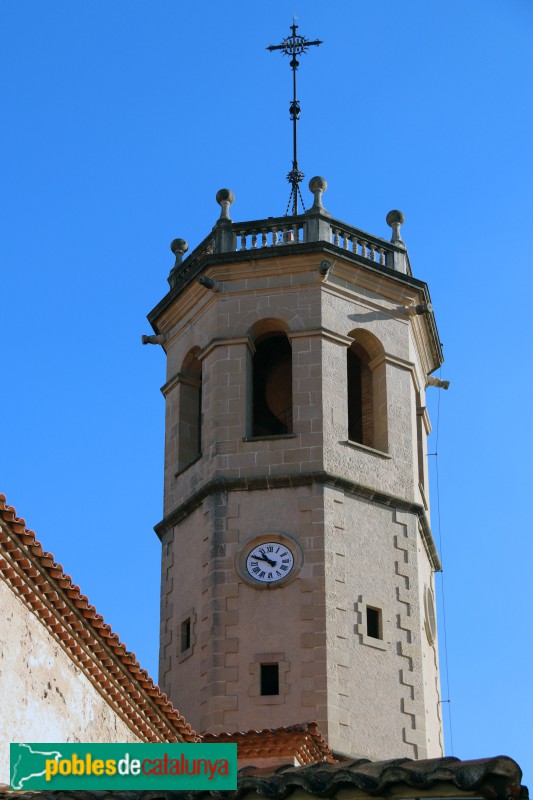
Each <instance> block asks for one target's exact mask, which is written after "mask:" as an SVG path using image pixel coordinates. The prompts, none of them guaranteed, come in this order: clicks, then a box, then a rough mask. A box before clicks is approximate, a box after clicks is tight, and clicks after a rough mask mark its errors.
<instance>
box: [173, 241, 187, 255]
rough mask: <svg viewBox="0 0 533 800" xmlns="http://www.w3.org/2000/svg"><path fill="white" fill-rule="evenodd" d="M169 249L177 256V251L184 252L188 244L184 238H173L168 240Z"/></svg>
mask: <svg viewBox="0 0 533 800" xmlns="http://www.w3.org/2000/svg"><path fill="white" fill-rule="evenodd" d="M170 249H171V250H172V252H173V253H174V255H175V256H177V255H178V253H186V252H187V250H188V249H189V245H188V244H187V242H186V241H185V239H173V240H172V241H171V242H170Z"/></svg>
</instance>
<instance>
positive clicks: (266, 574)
mask: <svg viewBox="0 0 533 800" xmlns="http://www.w3.org/2000/svg"><path fill="white" fill-rule="evenodd" d="M293 569H294V554H293V552H292V550H291V549H290V547H288V546H287V545H285V544H283V543H280V542H261V544H256V545H255V547H252V549H251V550H249V551H248V554H247V556H246V571H247V573H248V575H249V576H250V577H251V578H253V580H256V581H259V582H260V583H278V582H279V581H282V580H285V578H287V577H288V576H289V575H290V574H291V572H292V570H293Z"/></svg>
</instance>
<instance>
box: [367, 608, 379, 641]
mask: <svg viewBox="0 0 533 800" xmlns="http://www.w3.org/2000/svg"><path fill="white" fill-rule="evenodd" d="M366 635H367V636H370V638H371V639H383V627H382V620H381V609H380V608H373V607H372V606H367V607H366Z"/></svg>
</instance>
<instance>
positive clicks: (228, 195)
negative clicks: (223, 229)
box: [216, 189, 235, 205]
mask: <svg viewBox="0 0 533 800" xmlns="http://www.w3.org/2000/svg"><path fill="white" fill-rule="evenodd" d="M216 200H217V203H218V204H219V205H222V203H224V202H226V201H227V202H229V204H230V205H231V204H232V203H233V202H234V201H235V195H234V194H233V192H232V191H231V189H219V190H218V192H217V197H216Z"/></svg>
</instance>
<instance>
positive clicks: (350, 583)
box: [144, 178, 442, 759]
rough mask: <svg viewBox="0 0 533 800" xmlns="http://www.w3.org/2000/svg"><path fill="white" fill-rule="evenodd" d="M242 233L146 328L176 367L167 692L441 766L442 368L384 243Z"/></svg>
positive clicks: (214, 722) (170, 441)
mask: <svg viewBox="0 0 533 800" xmlns="http://www.w3.org/2000/svg"><path fill="white" fill-rule="evenodd" d="M310 189H311V191H312V192H313V193H314V204H313V206H312V208H311V209H310V210H309V211H308V212H307V213H305V214H301V215H297V216H292V217H282V218H269V219H266V220H255V221H251V222H243V223H235V222H232V220H231V218H230V206H231V204H232V202H233V194H232V192H230V191H229V190H221V191H220V192H218V194H217V201H218V202H219V204H220V205H221V215H220V218H219V220H218V221H217V223H216V225H215V227H214V228H213V230H212V232H211V233H210V234H209V235H208V236H207V237H206V239H204V241H203V242H202V243H201V244H200V245H199V246H198V247H197V248H196V249H195V250H194V251H193V252H191V253H190V255H188V256H187V257H185V258H184V255H185V253H186V252H187V244H186V243H185V242H184V240H182V239H177V240H175V241H174V242H173V243H172V249H173V251H174V253H175V255H176V264H175V266H174V268H173V269H172V271H171V273H170V276H169V284H170V291H169V292H168V293H167V294H166V295H165V297H164V298H163V299H162V300H161V302H160V303H159V304H158V305H157V306H156V308H155V309H154V310H153V311H152V312H151V313H150V315H149V320H150V322H151V324H152V327H153V329H154V331H155V335H154V336H150V337H144V341H146V342H151V343H157V344H161V345H162V347H163V348H164V350H165V352H166V355H167V380H166V383H165V385H164V386H163V389H162V392H163V395H164V397H165V401H166V442H165V491H164V516H163V519H162V520H161V522H159V523H158V525H157V526H156V531H157V533H158V535H159V536H160V538H161V541H162V546H163V556H162V602H161V649H160V684H161V686H162V688H163V689H164V691H166V692H167V693H168V694H169V696H170V697H171V698H172V700H173V701H174V702H175V703H176V704H177V705H178V706H179V708H180V711H181V712H182V713H183V714H184V715H185V716H186V718H187V719H188V720H189V721H190V723H191V725H192V726H193V727H194V728H195V729H196V730H198V731H200V732H202V731H209V732H212V733H217V732H221V731H236V730H247V729H251V728H256V729H260V728H266V727H271V728H275V727H278V726H282V725H289V724H292V723H297V722H305V721H311V720H316V721H317V722H318V723H319V725H320V727H321V729H322V730H323V732H324V734H325V735H326V737H327V739H328V741H329V743H330V745H331V747H332V748H333V749H334V750H335V751H336V752H338V753H343V754H347V755H351V756H366V757H369V758H378V759H387V758H393V757H396V756H409V757H415V758H425V757H432V756H439V755H441V754H442V730H441V717H440V695H439V673H438V653H437V639H436V630H435V608H434V584H433V577H434V572H435V571H436V570H438V569H439V568H440V566H439V559H438V556H437V553H436V549H435V545H434V542H433V538H432V534H431V529H430V522H429V504H428V477H427V459H426V437H427V435H428V433H429V430H430V423H429V419H428V415H427V411H426V406H425V391H426V387H427V385H428V383H430V382H431V383H434V384H435V383H438V381H435V379H430V377H429V376H430V374H431V373H432V372H433V371H434V370H435V369H436V368H438V366H439V365H440V364H441V362H442V353H441V347H440V342H439V337H438V334H437V329H436V325H435V319H434V315H433V311H432V308H431V303H430V297H429V292H428V288H427V285H426V284H425V283H424V282H423V281H421V280H419V279H418V278H415V277H413V275H412V272H411V268H410V265H409V258H408V255H407V251H406V248H405V245H404V243H403V241H402V238H401V233H400V228H401V224H402V222H403V215H402V214H401V212H397V211H393V212H390V213H389V214H388V216H387V222H388V224H389V225H390V226H391V227H392V240H391V241H386V240H385V239H382V238H379V237H376V236H373V235H370V234H367V233H364V232H363V231H361V230H359V229H357V228H354V227H352V226H351V225H347V224H346V223H343V222H340V221H338V220H335V219H333V218H332V217H331V216H330V214H329V213H328V212H327V211H326V210H325V209H324V207H323V205H322V194H323V192H324V190H325V189H326V182H325V181H324V180H323V179H322V178H314V179H313V180H312V181H311V182H310Z"/></svg>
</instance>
